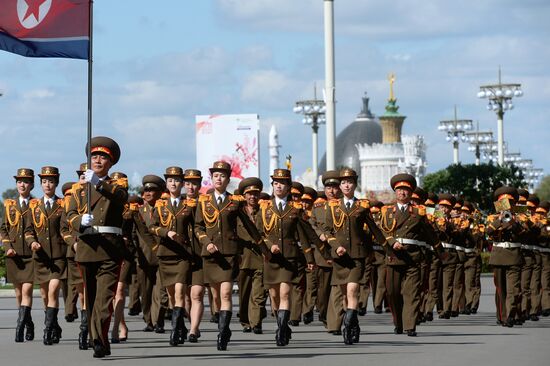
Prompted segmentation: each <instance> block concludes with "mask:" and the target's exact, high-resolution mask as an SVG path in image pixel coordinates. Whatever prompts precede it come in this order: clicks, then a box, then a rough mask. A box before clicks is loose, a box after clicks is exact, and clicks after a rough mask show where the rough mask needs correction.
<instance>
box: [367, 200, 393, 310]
mask: <svg viewBox="0 0 550 366" xmlns="http://www.w3.org/2000/svg"><path fill="white" fill-rule="evenodd" d="M370 205H371V207H370V213H371V215H372V218H373V220H374V222H375V223H376V224H377V225H378V226H380V215H381V210H382V207H384V203H383V202H380V201H371V203H370ZM372 249H373V250H374V253H373V254H374V255H373V261H372V265H373V270H372V271H373V272H372V290H373V291H372V297H373V301H372V303H373V305H374V313H375V314H382V307H383V306H384V304H385V306H386V307H387V306H388V300H387V291H386V253H385V252H384V247H383V246H382V245H380V243H374V245H373V246H372ZM387 312H389V309H388V310H387Z"/></svg>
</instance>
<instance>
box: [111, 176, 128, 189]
mask: <svg viewBox="0 0 550 366" xmlns="http://www.w3.org/2000/svg"><path fill="white" fill-rule="evenodd" d="M113 184H114V185H116V186H119V187H122V188H124V189H128V178H118V179H115V180H113Z"/></svg>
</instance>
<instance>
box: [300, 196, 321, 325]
mask: <svg viewBox="0 0 550 366" xmlns="http://www.w3.org/2000/svg"><path fill="white" fill-rule="evenodd" d="M316 200H317V191H316V190H315V189H313V188H311V187H304V194H303V195H302V198H301V202H302V205H303V207H304V210H305V213H306V214H307V217H308V221H309V219H310V218H311V215H312V214H313V205H314V203H315V201H316ZM315 249H316V248H312V251H313V252H315ZM314 256H315V254H314ZM318 292H319V283H318V282H317V268H313V269H312V270H309V269H306V292H305V294H304V303H303V306H302V313H303V318H304V324H309V323H311V322H313V312H314V310H315V305H316V304H317V302H318V301H317V297H318Z"/></svg>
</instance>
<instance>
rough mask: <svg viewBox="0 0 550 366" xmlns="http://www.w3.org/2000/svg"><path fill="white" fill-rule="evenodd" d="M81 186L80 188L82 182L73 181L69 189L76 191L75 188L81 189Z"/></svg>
mask: <svg viewBox="0 0 550 366" xmlns="http://www.w3.org/2000/svg"><path fill="white" fill-rule="evenodd" d="M81 188H82V184H80V183H75V184H73V185H72V186H71V191H73V192H75V191H77V190H79V189H81Z"/></svg>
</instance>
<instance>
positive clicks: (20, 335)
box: [0, 168, 34, 342]
mask: <svg viewBox="0 0 550 366" xmlns="http://www.w3.org/2000/svg"><path fill="white" fill-rule="evenodd" d="M13 178H15V183H16V187H17V193H18V194H19V197H18V198H16V199H14V200H13V199H7V200H5V201H4V208H5V212H4V221H3V222H2V227H1V229H0V233H1V235H0V236H1V238H2V245H3V246H4V248H5V250H6V271H7V277H8V282H11V283H13V286H14V288H15V299H16V302H17V307H18V308H19V317H18V318H17V327H16V328H15V342H24V341H25V340H27V341H32V340H33V339H34V323H33V321H32V317H31V308H32V286H33V283H34V261H33V259H32V250H31V248H29V246H28V245H27V243H26V242H25V237H24V231H25V227H26V226H27V220H28V219H29V216H28V210H29V202H30V200H31V198H32V197H31V191H32V189H33V188H34V172H33V171H32V169H28V168H21V169H18V170H17V174H16V175H15V176H14V177H13ZM25 329H26V334H25Z"/></svg>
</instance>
